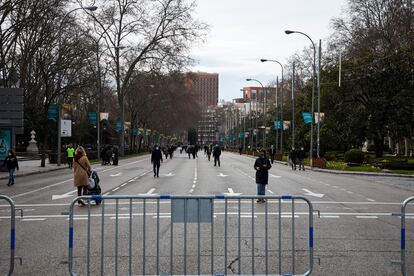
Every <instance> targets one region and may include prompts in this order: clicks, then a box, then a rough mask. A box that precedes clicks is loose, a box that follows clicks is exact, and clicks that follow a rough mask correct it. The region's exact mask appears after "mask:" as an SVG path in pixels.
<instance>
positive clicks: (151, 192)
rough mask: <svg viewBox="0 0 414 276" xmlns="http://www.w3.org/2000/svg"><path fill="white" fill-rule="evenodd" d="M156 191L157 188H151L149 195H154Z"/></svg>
mask: <svg viewBox="0 0 414 276" xmlns="http://www.w3.org/2000/svg"><path fill="white" fill-rule="evenodd" d="M154 191H155V188H152V189H150V190H149V191H148V192H147V195H152V194H153V193H154Z"/></svg>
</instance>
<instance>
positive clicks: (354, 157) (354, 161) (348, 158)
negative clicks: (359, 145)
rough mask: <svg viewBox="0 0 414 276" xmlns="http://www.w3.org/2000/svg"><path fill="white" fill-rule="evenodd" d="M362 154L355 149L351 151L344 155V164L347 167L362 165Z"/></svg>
mask: <svg viewBox="0 0 414 276" xmlns="http://www.w3.org/2000/svg"><path fill="white" fill-rule="evenodd" d="M364 157H365V155H364V153H363V152H362V151H360V150H357V149H351V150H349V151H347V152H346V153H345V162H347V163H348V165H360V164H362V163H364Z"/></svg>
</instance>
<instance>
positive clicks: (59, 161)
mask: <svg viewBox="0 0 414 276" xmlns="http://www.w3.org/2000/svg"><path fill="white" fill-rule="evenodd" d="M97 9H98V7H97V6H90V7H79V8H75V9H72V10H70V11H68V12H67V13H66V14H65V15H64V16H63V17H62V20H60V23H59V29H58V51H59V52H58V59H59V58H60V51H61V34H62V28H63V23H64V22H65V19H66V18H67V17H68V16H69V14H71V13H72V12H75V11H78V10H86V11H96V10H97ZM60 113H61V108H60V105H59V110H58V149H57V165H58V166H60V164H61V155H62V149H61V147H62V137H61V136H62V133H61V131H62V130H61V127H62V126H61V122H60V120H61V118H60V116H61V114H60ZM42 162H43V161H42Z"/></svg>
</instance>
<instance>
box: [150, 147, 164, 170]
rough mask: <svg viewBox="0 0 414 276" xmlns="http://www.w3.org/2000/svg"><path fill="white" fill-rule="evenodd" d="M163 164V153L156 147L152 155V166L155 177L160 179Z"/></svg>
mask: <svg viewBox="0 0 414 276" xmlns="http://www.w3.org/2000/svg"><path fill="white" fill-rule="evenodd" d="M161 162H162V152H161V150H160V148H159V147H158V145H155V147H154V149H153V151H152V153H151V164H152V169H153V171H154V177H160V175H159V173H160V166H161Z"/></svg>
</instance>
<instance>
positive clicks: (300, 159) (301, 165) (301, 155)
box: [297, 147, 305, 170]
mask: <svg viewBox="0 0 414 276" xmlns="http://www.w3.org/2000/svg"><path fill="white" fill-rule="evenodd" d="M297 159H298V163H299V170H301V169H302V170H305V163H304V160H305V150H304V149H303V147H301V148H300V150H299V151H298V156H297Z"/></svg>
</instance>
